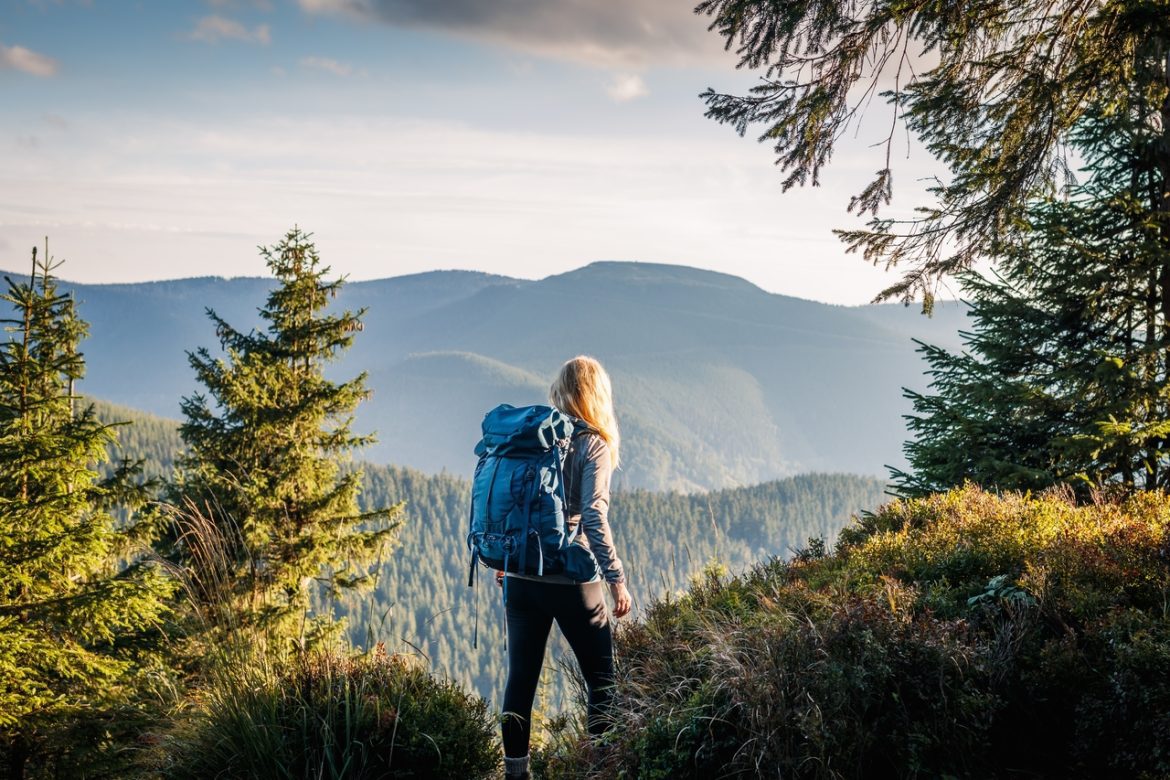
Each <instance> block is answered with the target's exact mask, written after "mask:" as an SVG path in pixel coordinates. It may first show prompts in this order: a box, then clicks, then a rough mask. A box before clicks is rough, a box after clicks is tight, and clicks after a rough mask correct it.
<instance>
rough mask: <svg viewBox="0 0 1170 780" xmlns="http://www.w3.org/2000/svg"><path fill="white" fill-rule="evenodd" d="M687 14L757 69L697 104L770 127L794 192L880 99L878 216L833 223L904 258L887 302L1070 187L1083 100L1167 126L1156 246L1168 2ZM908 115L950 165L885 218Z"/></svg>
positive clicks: (756, 2)
mask: <svg viewBox="0 0 1170 780" xmlns="http://www.w3.org/2000/svg"><path fill="white" fill-rule="evenodd" d="M696 12H698V13H701V14H706V15H707V16H709V17H711V20H712V21H711V27H712V29H714V30H716V31H717V32H718V33H719V35H720V36H721V37H722V38H723V39H724V40H725V41H726V45H727V47H728V48H734V49H735V50H736V52H737V54H738V55H739V57H740V66H746V67H749V68H753V69H757V68H758V69H761V70H762V71H763V79H762V80H761V81H760V83H759V84H758V85H757V86H755V87H754V88H752V90H751V93H750V94H749V95H746V96H735V95H725V94H719V93H716V92H715V91H714V90H710V89H709V90H707V92H705V93H704V94H703V98H704V100H705V101H706V102H707V106H708V111H707V116H709V117H711V118H713V119H715V120H716V121H719V122H721V123H725V124H730V125H732V126H733V127H735V128H736V129H737V130H738V131H739V132H740V133H741V134H742V133H744V132H745V131H746V130H747V128H748V127H751V126H756V125H760V126H762V127H763V133H762V135H761V137H760V140H761V141H764V140H767V141H768V142H769V143H771V144H773V145H774V148H775V151H776V155H777V164H778V165H779V166H780V167H781V169H782V170H784V171H785V172H786V173H787V177H786V178H785V180H784V186H785V187H786V188H787V187H791V186H794V185H796V184H805V183H808V182H810V181H811V182H812V184H814V185H815V184H817V183H818V179H819V175H820V172H821V169H822V168H823V167H824V166H825V165H826V164H828V162H829V159H830V157H831V155H832V152H833V149H834V147H836V145H837V143H838V141H839V139H841V138H842V137H845V136H847V135H853V132H852V130H854V129H855V127H856V123H857V122H859V121H860V117H861V116H862V115H864V114H865V113H866V112H867V108H868V107H869V105H870V100H871V99H872V98H873V97H874V96H875V94H878V93H879V92H880V94H881V96H882V97H884V98H885V99H886V101H887V102H888V103H889V108H888V111H889V113H888V115H887V116H888V118H883V119H882V120H880V122H881V125H882V126H883V127H887V128H889V133H888V136H886V138H885V141H884V144H882V143H879V144H878V146H884V152H885V154H884V160H883V161H881V162H877V161H875V167H877V168H878V169H879V170H878V172H877V174H876V176H875V178H874V180H873V181H872V182H871V183H870V184H869V185H868V186H866V187H865V188H864V189H863V191H862V192H861V193H859V195H858V196H856V197H855V198H854V199H853V200H852V202H851V203H850V210H852V211H856V212H857V213H858V214H865V213H869V214H870V215H871V217H872V219H871V221H870V223H869V226H868V229H867V230H850V231H840V235H841V236H842V237H843V239H844V240H845V242H846V243H847V244H848V246H849V249H850V250H851V251H859V252H861V253H862V254H863V255H864V257H865V259H866V260H869V261H872V262H874V263H877V264H884V265H885V266H886V267H891V266H897V265H903V267H904V273H903V277H902V279H901V280H900V281H899V282H898V283H896V284H895V285H893V286H891V287H890V288H889V289H887V290H886V291H885V292H884V293H882V297H892V296H901V297H903V298H905V299H907V300H909V299H910V298H911V297H913V296H915V295H918V294H922V295H924V296H925V297H926V301H927V308H929V306H930V301H931V297H932V294H933V291H934V286H935V284H936V283H937V282H938V280H939V279H941V278H942V277H944V276H947V275H950V274H953V273H955V272H957V271H961V270H963V269H966V268H969V267H970V266H971V264H972V262H973V261H974V260H975V259H977V258H979V257H980V256H986V255H987V254H988V253H989V251H990V253H991V254H995V252H994V247H995V246H996V245H997V244H998V243H999V242H1002V241H1003V240H1005V239H1009V240H1010V239H1011V237H1012V236H1013V235H1014V234H1016V232H1017V231H1018V230H1019V227H1020V217H1021V215H1022V214H1023V212H1024V210H1025V208H1026V206H1027V204H1028V203H1029V202H1030V201H1031V200H1033V199H1034V198H1036V197H1040V196H1045V195H1050V194H1052V193H1053V192H1055V191H1056V190H1057V189H1058V188H1059V187H1060V186H1062V185H1064V184H1065V183H1066V182H1065V181H1064V179H1065V177H1067V175H1068V167H1067V164H1066V155H1067V153H1068V152H1067V149H1068V145H1069V142H1070V139H1071V138H1072V136H1073V134H1074V132H1075V128H1076V127H1077V124H1078V122H1079V121H1080V120H1081V119H1082V118H1084V117H1085V116H1086V115H1088V114H1089V113H1090V112H1096V113H1097V114H1106V115H1121V116H1139V115H1140V116H1142V117H1143V118H1144V119H1146V120H1149V122H1150V124H1149V125H1148V126H1149V127H1150V128H1151V129H1152V130H1154V131H1155V132H1157V133H1158V134H1159V135H1161V137H1162V139H1163V140H1162V143H1161V146H1160V147H1155V148H1151V149H1150V150H1149V151H1150V152H1151V153H1152V155H1153V156H1152V158H1151V160H1150V162H1151V163H1152V165H1151V166H1150V167H1152V168H1153V169H1155V170H1160V171H1161V173H1160V174H1159V178H1160V179H1161V181H1160V184H1159V186H1158V187H1157V188H1156V189H1155V190H1154V195H1155V199H1156V201H1157V203H1156V205H1155V212H1156V213H1157V214H1158V219H1159V221H1160V222H1161V226H1160V227H1159V231H1160V233H1161V236H1162V241H1163V246H1165V245H1166V243H1165V242H1166V241H1167V237H1168V236H1170V225H1168V224H1167V215H1168V214H1170V203H1168V202H1167V200H1166V195H1165V193H1166V192H1167V191H1168V190H1167V181H1166V177H1167V171H1170V145H1167V143H1166V139H1167V138H1168V137H1170V124H1168V123H1167V121H1166V117H1167V113H1166V112H1167V109H1166V108H1165V105H1166V102H1165V101H1166V100H1167V99H1168V95H1170V82H1168V80H1167V68H1170V63H1167V61H1166V51H1167V47H1168V44H1170V13H1167V7H1166V3H1165V1H1164V0H1121V1H1119V2H1112V3H1104V4H1102V3H1099V2H1095V1H1094V0H1072V1H1071V2H1065V3H1060V4H1056V5H1054V4H1050V3H1047V2H1042V1H1041V0H1026V1H1025V2H1015V1H1013V0H988V2H981V3H937V2H933V1H932V0H909V1H907V0H874V1H873V2H864V3H852V2H844V1H842V0H832V1H830V2H824V3H775V2H765V1H764V0H704V1H703V2H701V3H699V5H698V7H697V8H696ZM885 85H889V86H888V87H886V86H885ZM883 89H884V90H885V91H882V90H883ZM1150 108H1153V111H1150V110H1149V109H1150ZM1159 112H1160V116H1159ZM900 123H901V124H904V126H905V129H906V131H907V132H909V133H914V134H915V135H916V136H917V137H918V138H919V139H920V140H921V142H922V143H923V145H924V146H925V147H926V149H927V150H928V151H929V152H930V154H931V155H932V156H933V157H934V158H935V159H937V160H940V161H942V163H943V164H945V165H946V166H947V168H948V169H949V171H950V174H951V176H950V178H949V180H946V181H941V180H940V181H937V183H935V184H933V185H932V186H931V187H930V190H929V191H930V194H931V196H932V198H933V202H932V203H930V204H929V205H926V206H924V207H921V208H919V209H918V210H917V215H916V216H915V217H912V218H908V219H904V220H897V219H891V218H889V217H886V216H884V215H883V216H881V217H879V216H878V212H879V211H880V210H881V209H882V207H883V206H885V205H886V204H888V203H889V201H890V199H891V196H892V191H893V189H892V176H893V173H892V163H891V158H892V153H893V151H894V148H893V147H894V145H895V144H896V143H897V142H898V139H899V138H900V137H901V133H899V132H898V125H899V124H900ZM1122 178H1123V179H1128V178H1129V175H1128V172H1127V173H1126V174H1124V175H1123V177H1122Z"/></svg>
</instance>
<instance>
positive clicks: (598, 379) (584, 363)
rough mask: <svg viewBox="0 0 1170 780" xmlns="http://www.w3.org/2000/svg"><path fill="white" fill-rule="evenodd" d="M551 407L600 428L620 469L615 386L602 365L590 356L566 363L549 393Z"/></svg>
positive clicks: (611, 461)
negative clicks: (614, 397) (614, 411)
mask: <svg viewBox="0 0 1170 780" xmlns="http://www.w3.org/2000/svg"><path fill="white" fill-rule="evenodd" d="M548 398H549V401H551V402H552V405H553V406H555V407H556V408H558V409H560V410H561V411H562V412H565V413H566V414H571V415H573V416H574V417H577V418H579V419H581V420H584V421H585V422H587V423H589V425H591V426H592V427H594V428H596V429H597V432H598V433H599V434H601V438H602V439H604V440H605V443H606V444H608V445H609V459H610V464H611V465H612V467H613V468H615V469H616V468H617V467H618V463H619V462H620V451H621V443H622V434H621V431H619V430H618V423H617V417H616V416H615V415H614V413H613V386H612V385H611V384H610V382H609V374H607V373H605V369H604V368H602V366H601V363H599V362H597V360H596V359H594V358H591V357H589V356H588V355H578V356H577V357H575V358H573V359H571V360H567V361H565V364H564V365H563V366H561V370H560V371H559V372H558V373H557V378H556V379H554V380H553V383H552V387H550V388H549V391H548Z"/></svg>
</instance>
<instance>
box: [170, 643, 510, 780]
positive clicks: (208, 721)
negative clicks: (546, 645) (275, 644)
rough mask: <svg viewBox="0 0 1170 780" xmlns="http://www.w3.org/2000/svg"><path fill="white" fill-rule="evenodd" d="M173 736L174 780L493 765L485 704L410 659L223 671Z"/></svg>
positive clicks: (315, 661) (396, 774)
mask: <svg viewBox="0 0 1170 780" xmlns="http://www.w3.org/2000/svg"><path fill="white" fill-rule="evenodd" d="M213 678H214V680H213V682H212V684H211V685H210V687H209V689H208V690H207V691H206V692H205V694H204V696H203V698H202V701H201V702H200V703H199V705H198V706H197V707H196V709H195V711H194V712H193V713H191V715H190V717H189V718H188V723H187V725H186V727H185V728H184V729H183V730H182V732H181V733H180V734H178V735H177V736H176V737H175V739H174V741H173V753H172V758H171V760H170V765H169V766H168V767H167V769H166V770H165V772H164V773H165V774H166V775H168V776H170V777H175V778H206V777H222V778H234V777H238V778H244V777H247V778H323V779H324V778H334V779H336V780H340V779H341V778H346V779H347V780H348V779H353V780H366V779H369V780H374V779H375V778H459V779H460V780H464V779H466V780H472V779H473V778H479V777H488V776H490V775H491V774H492V773H493V771H495V769H496V767H497V765H498V763H499V749H498V746H497V742H496V727H497V722H496V720H495V718H494V717H493V716H492V714H491V713H490V712H489V710H488V707H487V704H486V702H484V701H483V700H482V699H480V698H478V697H474V696H471V695H469V694H467V693H465V692H464V691H462V690H461V689H460V688H459V687H457V686H456V685H454V684H453V683H450V682H441V681H437V680H435V679H434V678H433V677H431V675H430V674H429V673H428V672H427V671H426V669H425V668H423V666H422V665H421V664H420V663H418V662H417V661H416V660H414V659H413V657H410V656H402V655H387V654H386V653H385V651H384V650H383V649H382V647H381V646H380V645H379V646H378V648H377V649H376V650H375V651H373V652H372V653H369V654H364V655H347V654H343V653H340V652H337V651H323V650H322V651H314V652H311V653H306V654H301V655H298V656H294V657H293V658H291V659H290V660H287V661H284V662H281V663H279V664H271V663H269V662H266V661H265V660H263V656H259V655H253V656H251V657H250V658H249V659H247V660H246V661H245V662H244V663H242V664H241V665H240V666H238V667H236V668H231V667H230V666H225V665H221V667H220V668H219V669H217V670H216V671H215V673H214V674H213Z"/></svg>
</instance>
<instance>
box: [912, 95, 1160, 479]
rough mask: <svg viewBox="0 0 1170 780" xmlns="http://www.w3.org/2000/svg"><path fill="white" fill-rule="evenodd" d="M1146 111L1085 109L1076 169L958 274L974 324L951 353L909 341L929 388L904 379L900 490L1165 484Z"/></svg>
mask: <svg viewBox="0 0 1170 780" xmlns="http://www.w3.org/2000/svg"><path fill="white" fill-rule="evenodd" d="M1153 126H1154V123H1153V122H1151V121H1150V117H1149V116H1148V115H1141V114H1139V115H1137V116H1133V115H1126V114H1110V115H1107V116H1097V117H1094V118H1093V119H1092V120H1091V121H1087V122H1086V123H1085V125H1084V126H1083V127H1082V128H1081V130H1080V131H1079V132H1078V133H1077V134H1076V135H1075V136H1074V143H1075V144H1076V148H1077V149H1078V150H1079V151H1080V152H1081V153H1082V154H1083V156H1084V157H1085V159H1086V164H1087V171H1088V176H1089V177H1088V180H1087V181H1086V182H1085V184H1084V185H1082V186H1078V187H1076V188H1074V190H1073V191H1072V193H1071V196H1070V198H1069V199H1068V200H1067V201H1065V200H1047V201H1043V202H1039V203H1036V204H1034V205H1033V207H1032V208H1031V210H1030V212H1029V216H1028V220H1027V223H1026V224H1025V225H1023V226H1021V230H1020V231H1019V233H1018V236H1019V238H1018V240H1014V241H1011V242H1008V243H1006V244H1004V245H1002V246H1000V247H999V250H998V252H997V255H998V257H997V261H996V272H995V273H993V274H986V275H976V274H968V275H967V276H965V277H964V289H965V292H966V294H967V295H968V296H969V297H970V299H971V305H972V308H971V316H972V317H973V319H974V328H973V330H972V332H971V333H969V334H966V346H967V348H966V350H965V351H963V352H962V353H959V354H952V353H948V352H946V351H945V350H942V349H939V348H937V347H932V346H927V345H922V346H921V351H922V352H923V354H924V355H925V357H926V359H927V361H928V363H929V364H930V371H929V373H930V374H931V375H932V377H933V381H932V386H931V387H932V393H930V394H919V393H907V396H908V397H909V398H910V399H911V400H912V401H913V404H914V411H915V414H914V415H912V416H910V417H909V418H908V420H909V428H910V430H911V432H912V433H913V434H914V440H913V441H911V442H908V443H907V445H906V447H905V449H906V454H907V456H908V459H909V461H910V463H911V466H912V472H913V473H912V474H907V473H903V472H895V474H894V477H895V479H896V480H897V481H898V483H899V490H900V491H901V492H903V493H907V494H921V493H925V492H930V491H934V490H941V489H946V488H949V487H952V486H955V485H959V484H962V482H964V481H965V480H972V481H975V482H978V483H982V484H984V485H987V486H996V487H1000V488H1010V489H1021V490H1024V489H1031V490H1035V489H1040V488H1044V487H1047V486H1049V485H1053V484H1057V483H1067V484H1072V485H1074V486H1076V487H1077V488H1078V489H1079V490H1080V491H1081V492H1086V493H1087V492H1090V491H1092V490H1094V489H1098V488H1101V487H1105V486H1111V485H1112V486H1120V487H1122V488H1123V489H1126V490H1133V489H1138V488H1145V489H1166V488H1170V381H1168V380H1170V319H1168V317H1167V308H1166V305H1167V300H1166V298H1165V296H1167V295H1170V284H1168V280H1167V274H1168V273H1170V270H1168V269H1170V251H1168V250H1167V247H1166V244H1165V236H1166V235H1170V230H1168V229H1167V227H1168V226H1167V224H1166V221H1167V218H1168V215H1167V214H1166V213H1165V212H1162V211H1160V210H1159V209H1158V199H1159V197H1160V196H1161V190H1160V187H1161V186H1162V184H1161V182H1162V181H1163V180H1164V179H1163V178H1162V176H1163V173H1162V171H1161V170H1159V167H1158V160H1159V154H1160V150H1158V148H1157V146H1158V144H1160V142H1161V139H1160V134H1159V133H1158V132H1157V131H1156V130H1155V129H1153Z"/></svg>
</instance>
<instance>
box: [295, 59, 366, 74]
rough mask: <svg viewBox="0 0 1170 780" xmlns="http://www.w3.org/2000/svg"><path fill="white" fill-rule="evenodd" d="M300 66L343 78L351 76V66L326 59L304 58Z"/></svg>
mask: <svg viewBox="0 0 1170 780" xmlns="http://www.w3.org/2000/svg"><path fill="white" fill-rule="evenodd" d="M301 65H303V66H304V67H306V68H312V69H314V70H323V71H325V72H326V73H332V74H333V75H334V76H342V77H344V76H352V75H353V66H352V65H349V64H347V63H344V62H338V61H337V60H331V59H329V58H328V57H305V58H303V59H302V60H301Z"/></svg>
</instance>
